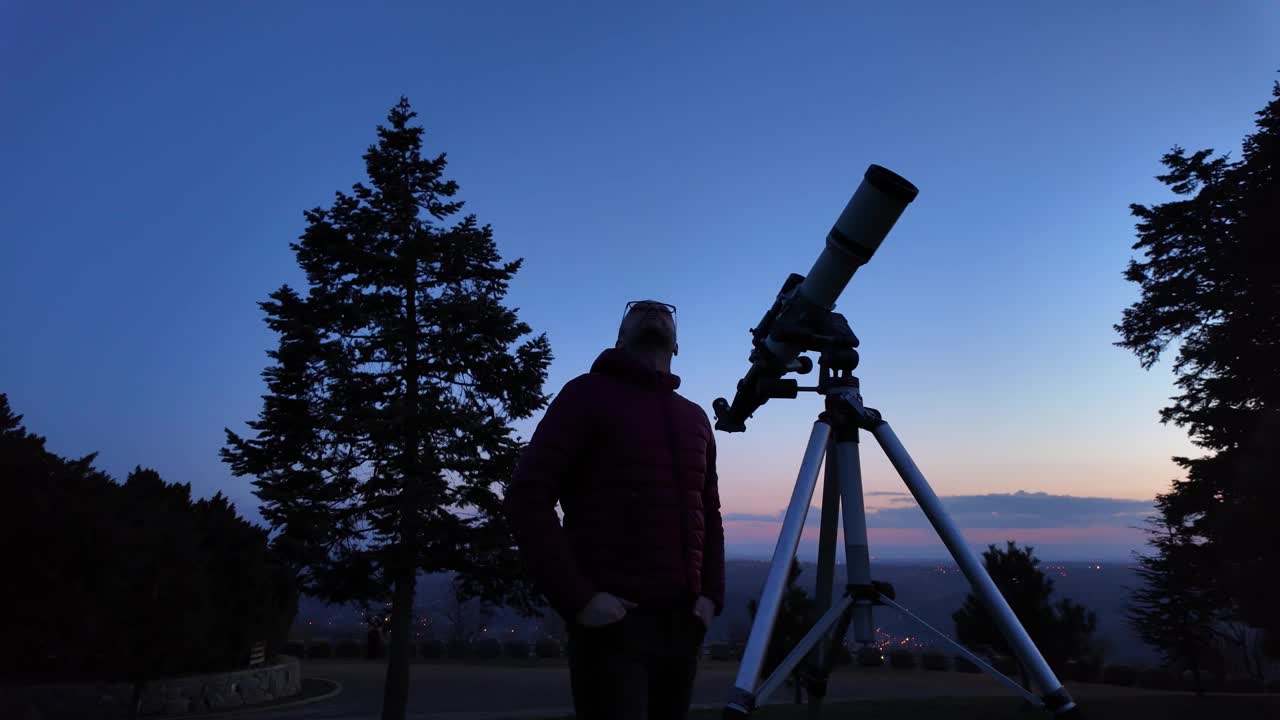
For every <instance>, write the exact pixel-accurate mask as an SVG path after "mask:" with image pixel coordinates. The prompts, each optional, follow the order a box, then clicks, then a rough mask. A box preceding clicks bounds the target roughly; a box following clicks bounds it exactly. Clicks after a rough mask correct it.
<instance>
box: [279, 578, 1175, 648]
mask: <svg viewBox="0 0 1280 720" xmlns="http://www.w3.org/2000/svg"><path fill="white" fill-rule="evenodd" d="M1041 567H1042V568H1043V569H1044V570H1045V572H1046V573H1048V574H1049V576H1050V577H1051V578H1052V579H1053V581H1054V593H1055V596H1056V597H1069V598H1071V599H1072V600H1075V601H1076V602H1079V603H1082V604H1084V605H1085V606H1086V607H1088V608H1090V609H1091V610H1093V611H1094V612H1096V613H1097V614H1098V635H1099V636H1101V637H1104V638H1106V642H1107V643H1108V645H1109V650H1108V659H1109V660H1112V661H1115V662H1132V663H1138V664H1146V663H1149V662H1153V661H1154V660H1155V659H1156V657H1155V654H1154V652H1153V651H1151V650H1150V649H1149V648H1148V647H1147V646H1146V645H1144V644H1143V643H1142V642H1141V641H1140V640H1139V639H1138V638H1137V637H1136V636H1135V635H1134V634H1133V632H1132V630H1130V629H1129V626H1128V624H1127V623H1126V622H1125V619H1124V613H1125V608H1126V605H1127V603H1128V596H1129V591H1130V589H1131V588H1133V587H1135V586H1136V585H1137V582H1138V580H1137V576H1136V574H1135V573H1134V568H1133V567H1132V566H1129V565H1119V564H1117V565H1108V564H1103V565H1096V564H1094V563H1085V562H1062V563H1050V562H1045V563H1044V564H1042V565H1041ZM801 568H802V569H803V574H802V575H801V576H800V583H801V585H803V586H804V587H805V588H807V589H808V590H809V591H810V592H811V593H812V592H813V587H814V583H815V581H816V578H817V572H816V567H815V566H814V565H813V564H812V563H801ZM768 571H769V564H768V563H767V562H764V561H760V560H730V561H729V562H728V565H727V567H726V569H725V578H726V581H727V584H728V587H727V589H726V597H725V612H724V614H723V615H721V616H720V617H719V618H716V622H715V623H714V624H713V625H712V627H711V631H710V632H709V633H708V637H709V638H710V639H711V640H725V639H728V638H729V637H730V634H731V633H732V632H733V631H734V630H735V629H736V630H737V631H738V632H745V631H746V628H748V627H749V615H748V613H747V600H748V599H749V598H751V597H754V596H756V595H758V594H759V592H760V588H761V587H763V585H764V580H765V577H766V575H767V574H768ZM872 575H873V577H874V578H875V579H876V580H884V581H887V582H890V583H892V584H893V586H894V589H895V591H896V593H897V600H898V602H899V603H901V604H902V605H904V606H905V607H907V608H908V609H910V610H911V611H912V612H913V613H915V614H916V615H917V616H919V617H920V618H921V619H922V620H924V621H925V622H927V623H929V624H930V625H933V626H934V627H936V628H938V629H939V630H941V631H943V632H946V633H951V632H952V631H953V630H954V628H953V627H952V622H951V613H952V612H954V611H955V610H956V608H958V607H960V605H961V603H962V602H963V601H964V596H965V594H966V593H967V592H968V588H969V585H968V582H967V581H966V580H965V579H964V576H963V575H961V574H960V571H959V569H958V568H957V567H956V566H955V565H954V564H953V563H951V562H950V561H947V562H923V561H921V562H905V561H880V562H876V563H874V564H873V566H872ZM844 579H845V569H844V566H843V565H841V566H837V568H836V584H837V589H838V592H843V587H844ZM418 588H419V592H418V597H419V601H418V607H419V612H418V615H419V621H418V630H419V633H420V636H422V637H428V636H435V637H443V628H445V627H447V623H448V620H447V617H446V614H445V609H444V608H445V606H446V605H447V600H446V598H447V597H448V588H449V578H448V576H446V575H432V576H424V577H423V578H421V581H420V583H419V586H418ZM874 617H875V625H876V628H877V630H878V632H880V633H882V637H885V638H889V639H892V640H893V641H894V642H898V643H902V642H904V641H905V643H906V644H907V645H910V646H921V645H925V646H927V645H933V644H936V640H935V638H934V636H933V635H932V634H930V633H929V632H928V631H927V630H924V629H923V628H920V627H919V626H918V625H916V623H915V622H914V621H911V620H909V619H907V618H904V617H902V616H901V615H899V614H898V612H897V611H895V610H893V609H891V608H887V607H879V608H876V609H875V614H874ZM433 628H435V630H433ZM538 631H539V621H538V620H537V619H526V618H521V617H520V616H518V615H517V614H516V613H514V612H510V611H506V610H502V609H499V610H497V611H496V612H495V613H494V615H493V616H492V617H491V618H490V619H489V620H488V622H487V628H486V632H492V633H496V634H499V635H501V636H518V637H534V636H536V635H537V634H538ZM363 632H364V630H363V629H362V626H361V616H360V613H359V612H358V611H357V610H355V609H354V608H351V607H343V606H330V605H326V604H324V603H322V602H320V601H318V600H315V599H314V598H304V599H303V601H302V603H301V606H300V609H299V612H298V618H297V620H296V621H295V622H294V634H295V635H296V636H299V637H302V636H305V635H310V636H312V637H358V636H360V635H362V634H363Z"/></svg>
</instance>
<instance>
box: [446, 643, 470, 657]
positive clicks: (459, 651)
mask: <svg viewBox="0 0 1280 720" xmlns="http://www.w3.org/2000/svg"><path fill="white" fill-rule="evenodd" d="M470 650H471V648H469V647H467V644H466V643H465V642H462V641H461V640H450V641H449V642H448V643H447V644H446V645H445V654H446V655H448V656H449V657H450V658H453V659H455V660H456V659H458V658H464V657H467V656H468V655H470V654H471V653H470Z"/></svg>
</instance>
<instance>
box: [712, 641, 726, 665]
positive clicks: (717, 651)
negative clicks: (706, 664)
mask: <svg viewBox="0 0 1280 720" xmlns="http://www.w3.org/2000/svg"><path fill="white" fill-rule="evenodd" d="M729 658H730V654H729V643H723V642H717V643H711V659H712V660H715V661H717V662H728V661H729Z"/></svg>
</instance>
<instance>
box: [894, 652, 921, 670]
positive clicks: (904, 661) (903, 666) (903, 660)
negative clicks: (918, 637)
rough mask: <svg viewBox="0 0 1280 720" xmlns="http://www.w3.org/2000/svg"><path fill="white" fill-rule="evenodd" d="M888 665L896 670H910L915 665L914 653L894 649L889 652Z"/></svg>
mask: <svg viewBox="0 0 1280 720" xmlns="http://www.w3.org/2000/svg"><path fill="white" fill-rule="evenodd" d="M889 666H890V667H893V668H896V669H898V670H910V669H911V668H913V667H915V666H916V655H915V653H913V652H911V651H910V650H894V651H892V652H890V653H889Z"/></svg>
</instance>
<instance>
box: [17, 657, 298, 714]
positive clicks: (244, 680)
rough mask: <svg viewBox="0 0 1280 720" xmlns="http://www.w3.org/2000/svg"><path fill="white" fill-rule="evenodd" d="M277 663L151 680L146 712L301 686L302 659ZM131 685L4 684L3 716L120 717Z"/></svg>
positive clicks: (188, 708) (233, 701) (183, 709)
mask: <svg viewBox="0 0 1280 720" xmlns="http://www.w3.org/2000/svg"><path fill="white" fill-rule="evenodd" d="M276 660H277V662H276V664H274V665H267V666H265V667H260V668H254V669H251V670H237V671H234V672H224V673H210V674H208V675H189V676H186V677H178V678H170V679H167V680H161V681H157V682H154V683H149V684H148V685H147V687H146V688H145V689H144V691H143V693H142V708H141V710H142V715H143V716H149V715H171V714H176V713H193V714H195V713H204V712H210V711H213V710H226V709H228V708H235V707H241V706H243V705H258V704H261V703H265V702H271V701H272V700H280V699H284V698H288V697H291V696H293V695H297V694H298V693H299V692H301V690H302V668H301V667H300V665H299V664H298V659H297V658H294V657H289V656H287V655H282V656H280V657H279V658H277V659H276ZM131 696H132V690H131V688H130V687H129V686H128V685H124V684H106V683H102V684H98V685H85V684H79V685H70V684H63V685H30V686H24V687H0V718H5V719H6V720H8V719H9V718H12V719H13V720H62V718H75V719H76V720H80V719H84V720H119V719H120V718H126V717H128V707H129V701H130V699H131Z"/></svg>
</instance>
